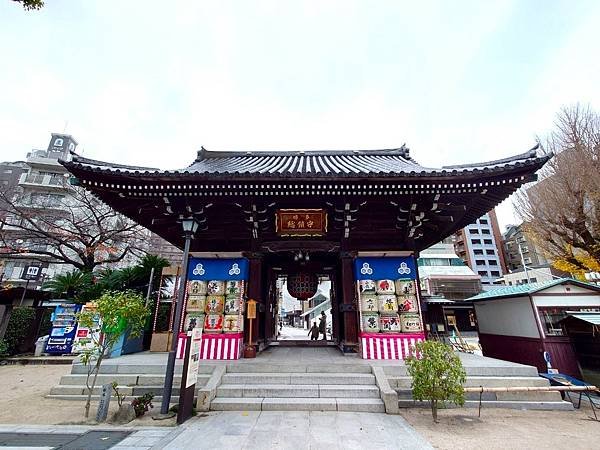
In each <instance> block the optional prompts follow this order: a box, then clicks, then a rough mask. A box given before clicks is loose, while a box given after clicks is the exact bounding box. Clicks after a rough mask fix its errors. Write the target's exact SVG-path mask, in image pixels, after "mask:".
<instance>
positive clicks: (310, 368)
mask: <svg viewBox="0 0 600 450" xmlns="http://www.w3.org/2000/svg"><path fill="white" fill-rule="evenodd" d="M359 361H362V360H359ZM256 372H259V373H371V372H372V371H371V366H370V365H369V364H329V365H327V364H275V363H235V362H234V363H229V364H227V373H256Z"/></svg>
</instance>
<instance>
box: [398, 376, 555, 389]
mask: <svg viewBox="0 0 600 450" xmlns="http://www.w3.org/2000/svg"><path fill="white" fill-rule="evenodd" d="M388 381H389V383H390V386H391V387H392V389H402V388H410V385H411V382H412V378H411V377H409V376H403V377H398V376H392V377H388ZM464 386H465V387H478V386H484V387H530V386H531V387H533V386H549V384H548V380H546V379H544V378H542V377H539V376H535V377H493V376H489V377H482V376H467V381H466V382H465V384H464Z"/></svg>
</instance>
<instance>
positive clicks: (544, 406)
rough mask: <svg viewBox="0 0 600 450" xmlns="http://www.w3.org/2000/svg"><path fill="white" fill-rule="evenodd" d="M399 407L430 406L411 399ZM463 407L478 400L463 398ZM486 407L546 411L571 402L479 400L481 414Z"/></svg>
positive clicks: (563, 408) (566, 406) (564, 408)
mask: <svg viewBox="0 0 600 450" xmlns="http://www.w3.org/2000/svg"><path fill="white" fill-rule="evenodd" d="M398 406H400V408H414V407H422V408H430V406H429V403H427V402H416V403H415V402H413V401H412V400H399V401H398ZM464 407H465V408H479V400H465V405H464ZM445 408H459V406H456V405H452V404H448V405H446V406H445ZM486 408H488V409H489V408H506V409H532V410H534V409H536V410H547V411H572V410H573V404H572V403H570V402H565V401H562V400H561V401H526V400H497V401H486V400H483V401H482V402H481V414H482V415H485V409H486Z"/></svg>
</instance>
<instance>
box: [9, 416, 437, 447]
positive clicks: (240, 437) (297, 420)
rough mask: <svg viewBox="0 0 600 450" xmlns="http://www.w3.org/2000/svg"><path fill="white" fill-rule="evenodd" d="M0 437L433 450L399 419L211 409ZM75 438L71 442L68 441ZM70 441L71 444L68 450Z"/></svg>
mask: <svg viewBox="0 0 600 450" xmlns="http://www.w3.org/2000/svg"><path fill="white" fill-rule="evenodd" d="M116 434H121V436H119V437H117V439H116V441H119V442H116V441H115V440H113V439H111V435H113V436H114V435H116ZM127 434H128V435H127ZM67 435H73V438H71V439H68V438H67V437H68V436H67ZM2 436H5V437H6V438H5V441H6V443H4V445H7V444H8V445H9V446H11V447H3V448H19V449H37V450H40V449H50V448H64V449H70V448H81V447H79V446H77V444H79V442H82V440H85V439H86V438H87V437H88V436H89V438H87V440H86V441H87V444H86V445H85V446H84V448H89V449H92V448H93V449H98V450H100V449H108V448H111V449H113V450H162V449H170V450H186V449H232V448H239V449H252V450H263V449H267V450H270V449H273V450H285V449H294V450H296V449H306V450H309V449H310V450H313V449H326V450H337V449H339V450H342V449H343V450H352V449H369V450H379V449H411V450H412V449H415V450H419V449H428V450H429V449H431V450H433V447H432V446H431V445H429V443H428V442H427V441H426V440H425V439H424V438H423V437H422V436H421V435H420V434H419V433H417V432H416V431H415V430H414V429H413V428H412V427H411V426H410V425H409V424H408V423H407V422H406V421H405V420H404V419H403V418H402V417H401V416H391V415H387V414H374V413H353V412H316V411H312V412H308V411H297V412H279V411H263V412H260V411H247V412H233V411H232V412H230V411H223V412H217V411H215V412H210V413H206V414H202V415H200V416H198V417H194V418H192V419H190V420H188V421H187V422H186V423H185V424H183V425H182V426H179V427H174V428H171V427H128V426H116V427H112V426H95V427H91V426H81V425H38V426H36V425H0V441H2ZM18 436H21V437H22V440H21V441H19V440H18ZM53 436H55V437H56V439H52V437H53ZM125 436H126V437H125ZM76 437H79V440H78V441H77V444H75V441H73V439H75V438H76ZM92 437H93V439H92ZM115 437H116V436H115ZM123 437H124V439H123ZM9 438H10V440H9ZM109 439H111V440H109ZM111 441H112V442H111ZM19 442H20V444H19ZM71 442H72V443H73V444H74V445H75V446H70V445H69V444H70V443H71ZM112 443H114V444H112ZM61 444H62V445H61ZM111 444H112V445H111ZM0 445H1V444H0Z"/></svg>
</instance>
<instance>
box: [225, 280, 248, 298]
mask: <svg viewBox="0 0 600 450" xmlns="http://www.w3.org/2000/svg"><path fill="white" fill-rule="evenodd" d="M243 284H244V282H243V281H236V280H229V281H226V282H225V295H228V296H229V295H241V294H242V289H243Z"/></svg>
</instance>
